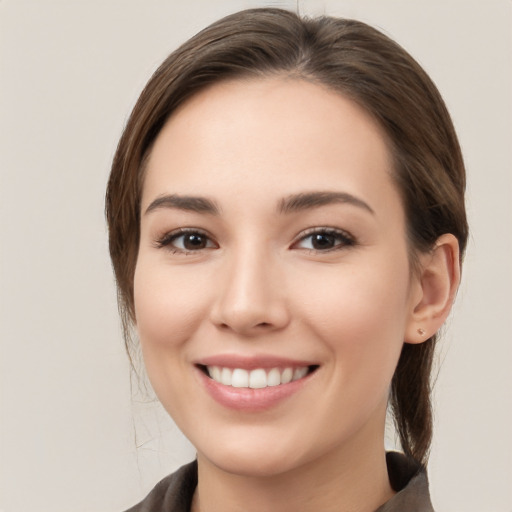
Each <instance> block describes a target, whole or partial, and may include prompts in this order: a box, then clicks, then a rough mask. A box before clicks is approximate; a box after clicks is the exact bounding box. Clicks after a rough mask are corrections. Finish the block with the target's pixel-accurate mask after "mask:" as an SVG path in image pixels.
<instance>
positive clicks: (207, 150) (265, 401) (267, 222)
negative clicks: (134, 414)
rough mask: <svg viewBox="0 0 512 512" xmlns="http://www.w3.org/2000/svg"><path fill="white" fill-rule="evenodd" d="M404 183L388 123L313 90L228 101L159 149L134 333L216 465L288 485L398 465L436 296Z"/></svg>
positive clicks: (148, 198) (264, 90)
mask: <svg viewBox="0 0 512 512" xmlns="http://www.w3.org/2000/svg"><path fill="white" fill-rule="evenodd" d="M391 173H392V162H391V157H390V152H389V150H388V147H387V145H386V142H385V138H384V136H383V134H382V132H381V130H380V129H379V127H378V126H377V124H376V123H375V122H374V121H373V120H372V118H371V117H370V116H369V115H368V114H366V113H365V112H364V111H363V110H362V109H361V108H359V107H358V106H357V105H356V104H354V103H353V102H351V101H349V100H347V99H346V98H344V97H343V96H341V95H339V94H337V93H335V92H332V91H329V90H327V89H325V88H323V87H321V86H319V85H315V84H312V83H309V82H305V81H300V80H293V79H288V80H286V79H278V78H272V79H270V78H269V79H261V80H252V81H231V82H225V83H221V84H217V85H214V86H212V87H211V88H209V89H207V90H205V91H203V92H201V93H199V94H197V95H196V96H194V97H193V98H192V99H191V100H189V101H188V102H187V103H186V104H185V105H184V106H182V107H181V108H180V109H179V110H178V111H177V112H176V113H174V114H173V116H172V117H171V118H170V120H169V121H168V122H167V124H166V125H165V127H164V128H163V130H162V131H161V133H160V134H159V136H158V138H157V140H156V142H155V145H154V147H153V150H152V153H151V157H150V159H149V161H148V166H147V174H146V177H145V182H144V189H143V195H142V210H141V239H140V248H139V254H138V261H137V267H136V271H135V310H136V322H137V329H138V333H139V336H140V342H141V345H142V351H143V355H144V360H145V364H146V367H147V371H148V374H149V378H150V380H151V383H152V385H153V387H154V389H155V391H156V393H157V395H158V397H159V399H160V400H161V402H162V404H163V405H164V407H165V408H166V409H167V411H168V412H169V413H170V415H171V416H172V417H173V418H174V420H175V421H176V423H177V424H178V426H179V427H180V428H181V429H182V430H183V432H184V433H185V435H187V437H188V438H189V439H190V440H191V442H192V443H193V444H194V446H195V447H196V449H197V452H198V457H199V459H200V460H204V461H209V462H210V463H212V464H214V465H216V466H217V467H220V468H221V469H225V470H227V471H230V472H234V473H239V474H258V475H272V474H279V473H283V472H286V471H290V470H293V469H298V468H301V467H307V465H308V464H311V463H315V462H318V461H322V460H327V459H328V458H331V459H332V458H333V457H334V459H336V458H337V457H340V458H341V457H345V460H346V457H347V456H348V455H350V454H352V455H351V456H357V453H358V452H359V451H360V450H361V449H368V447H375V446H376V445H378V446H379V447H381V449H382V444H383V428H384V418H385V411H386V404H387V398H388V390H389V385H390V381H391V378H392V375H393V372H394V369H395V367H396V364H397V361H398V357H399V355H400V350H401V348H402V344H403V341H404V337H405V331H406V329H407V326H408V325H409V324H410V323H411V322H412V312H413V310H414V307H415V303H416V302H417V300H418V296H419V293H420V285H419V283H418V282H417V280H416V279H415V278H414V276H412V275H411V273H410V268H409V262H408V247H407V242H406V235H405V219H404V211H403V208H402V204H401V201H400V197H399V193H398V191H397V189H396V186H395V185H394V183H393V181H392V179H391ZM290 379H292V380H291V382H290Z"/></svg>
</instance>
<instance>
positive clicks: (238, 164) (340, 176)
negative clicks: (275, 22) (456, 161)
mask: <svg viewBox="0 0 512 512" xmlns="http://www.w3.org/2000/svg"><path fill="white" fill-rule="evenodd" d="M391 174H392V159H391V153H390V151H389V149H388V144H387V141H386V137H385V134H384V133H383V131H382V129H381V128H380V126H379V125H378V124H377V123H376V122H375V121H374V119H373V118H372V117H371V116H370V115H369V114H368V113H367V112H366V111H365V110H363V109H362V108H361V107H360V106H358V105H357V104H356V103H355V102H353V101H351V100H349V99H348V98H346V97H344V96H343V95H341V94H339V93H337V92H334V91H332V90H330V89H327V88H326V87H324V86H321V85H318V84H315V83H311V82H308V81H305V80H298V79H285V78H266V79H250V80H236V81H227V82H221V83H219V84H215V85H213V86H211V87H209V88H207V89H205V90H203V91H201V92H200V93H198V94H197V95H195V96H193V97H192V98H191V99H190V100H188V101H187V102H186V103H185V104H184V105H182V106H181V107H180V108H179V109H178V110H177V111H176V112H174V113H173V115H172V116H171V117H170V119H169V120H168V122H167V123H166V125H165V126H164V128H163V129H162V131H161V132H160V134H159V136H158V137H157V139H156V141H155V144H154V146H153V150H152V153H151V155H150V157H149V160H148V164H147V174H146V177H145V183H144V188H143V201H142V202H143V208H144V205H145V204H146V205H147V204H148V202H149V201H151V200H152V199H154V197H155V196H157V195H159V194H165V193H178V194H181V193H182V194H194V195H196V194H197V193H201V194H209V193H212V192H216V193H219V194H220V195H221V196H222V194H223V193H224V192H226V190H223V189H222V186H221V185H225V189H229V193H230V194H231V195H233V194H234V193H235V194H238V193H239V194H241V195H243V194H247V192H248V191H250V192H251V197H254V198H255V200H257V198H265V199H266V198H270V197H274V196H276V195H280V196H283V195H288V194H293V193H300V192H302V191H303V190H304V189H314V190H325V189H332V188H339V189H343V191H345V192H348V193H352V194H355V195H368V196H370V197H371V196H374V198H375V199H377V198H378V196H379V195H381V194H382V192H387V193H388V199H389V198H390V197H389V194H391V195H393V196H394V198H393V199H397V198H398V196H397V191H396V190H395V186H394V184H393V182H392V179H391Z"/></svg>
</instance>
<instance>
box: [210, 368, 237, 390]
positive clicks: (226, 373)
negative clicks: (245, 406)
mask: <svg viewBox="0 0 512 512" xmlns="http://www.w3.org/2000/svg"><path fill="white" fill-rule="evenodd" d="M231 374H232V372H231V370H230V369H229V368H222V370H221V373H220V382H221V384H224V385H225V386H231ZM210 375H211V374H210Z"/></svg>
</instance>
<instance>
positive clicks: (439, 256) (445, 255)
mask: <svg viewBox="0 0 512 512" xmlns="http://www.w3.org/2000/svg"><path fill="white" fill-rule="evenodd" d="M419 265H420V268H419V271H418V273H417V275H416V276H415V277H414V278H413V279H414V280H415V282H414V283H413V285H412V286H413V289H412V290H411V292H412V293H411V313H410V315H409V321H408V323H407V326H406V331H405V342H406V343H412V344H416V343H422V342H424V341H426V340H428V339H429V338H430V337H431V336H433V335H434V334H435V333H436V332H437V331H438V330H439V329H440V327H441V326H442V325H443V323H444V321H445V320H446V318H447V317H448V314H449V313H450V310H451V308H452V304H453V301H454V299H455V295H456V293H457V288H458V287H459V282H460V263H459V243H458V241H457V239H456V238H455V236H453V235H452V234H446V235H442V236H441V237H439V238H438V240H437V241H436V243H435V245H434V248H433V249H432V250H431V251H429V252H428V253H425V254H422V255H421V256H420V258H419Z"/></svg>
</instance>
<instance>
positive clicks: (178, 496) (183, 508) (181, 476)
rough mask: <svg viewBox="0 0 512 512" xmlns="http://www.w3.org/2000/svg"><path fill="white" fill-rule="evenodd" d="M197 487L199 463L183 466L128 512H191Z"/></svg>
mask: <svg viewBox="0 0 512 512" xmlns="http://www.w3.org/2000/svg"><path fill="white" fill-rule="evenodd" d="M196 486H197V462H196V461H194V462H191V463H190V464H187V465H185V466H182V467H181V468H180V469H178V471H176V472H175V473H173V474H172V475H169V476H167V477H165V478H164V479H163V480H161V481H160V482H159V483H158V484H157V485H156V486H155V487H154V489H153V490H152V491H151V492H150V493H149V494H148V495H147V496H146V497H145V498H144V499H143V500H142V501H141V502H140V503H138V504H137V505H135V506H133V507H131V508H130V509H128V510H127V511H126V512H161V511H163V510H165V511H169V512H189V510H190V505H191V503H192V497H193V495H194V491H195V488H196Z"/></svg>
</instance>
